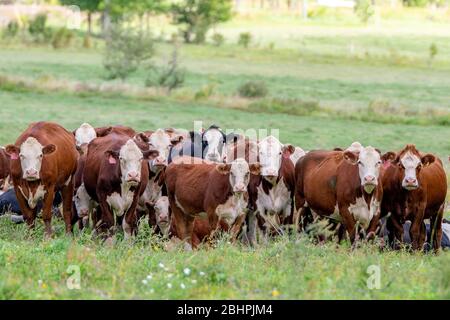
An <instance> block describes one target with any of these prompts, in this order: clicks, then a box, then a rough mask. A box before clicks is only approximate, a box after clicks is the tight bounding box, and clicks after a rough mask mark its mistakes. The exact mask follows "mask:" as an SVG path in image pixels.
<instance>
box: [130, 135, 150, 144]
mask: <svg viewBox="0 0 450 320" xmlns="http://www.w3.org/2000/svg"><path fill="white" fill-rule="evenodd" d="M134 140H136V141H139V142H143V143H148V142H149V141H150V140H149V139H148V137H147V136H146V134H145V133H143V132H140V133H138V134H137V135H135V136H134Z"/></svg>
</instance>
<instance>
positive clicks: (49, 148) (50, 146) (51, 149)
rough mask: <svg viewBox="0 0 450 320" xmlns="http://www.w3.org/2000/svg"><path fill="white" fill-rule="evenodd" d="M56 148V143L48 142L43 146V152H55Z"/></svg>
mask: <svg viewBox="0 0 450 320" xmlns="http://www.w3.org/2000/svg"><path fill="white" fill-rule="evenodd" d="M55 150H56V146H55V145H54V144H52V143H51V144H48V145H46V146H45V147H44V148H42V153H43V154H51V153H53V152H55Z"/></svg>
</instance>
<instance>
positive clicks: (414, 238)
mask: <svg viewBox="0 0 450 320" xmlns="http://www.w3.org/2000/svg"><path fill="white" fill-rule="evenodd" d="M415 209H416V210H415V214H413V217H414V219H413V221H412V222H411V228H410V229H409V235H410V237H411V245H412V249H413V250H421V249H422V248H421V247H420V233H421V228H422V224H423V217H424V215H425V202H424V201H422V203H421V204H419V205H418V208H415Z"/></svg>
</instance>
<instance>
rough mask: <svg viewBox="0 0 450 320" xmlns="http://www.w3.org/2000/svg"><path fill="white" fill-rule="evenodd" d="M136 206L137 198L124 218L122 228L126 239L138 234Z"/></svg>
mask: <svg viewBox="0 0 450 320" xmlns="http://www.w3.org/2000/svg"><path fill="white" fill-rule="evenodd" d="M136 207H137V198H135V200H134V202H133V204H132V205H131V207H130V209H128V211H127V212H126V214H125V216H124V217H123V220H122V228H123V232H124V237H125V239H129V238H131V237H132V236H135V235H136V234H137V215H136Z"/></svg>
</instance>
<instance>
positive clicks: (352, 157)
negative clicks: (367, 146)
mask: <svg viewBox="0 0 450 320" xmlns="http://www.w3.org/2000/svg"><path fill="white" fill-rule="evenodd" d="M358 158H359V157H358V155H357V154H356V153H354V152H351V151H348V150H347V151H345V152H344V159H345V160H346V161H348V162H349V163H351V164H357V163H358Z"/></svg>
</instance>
